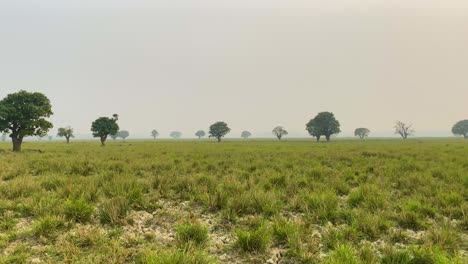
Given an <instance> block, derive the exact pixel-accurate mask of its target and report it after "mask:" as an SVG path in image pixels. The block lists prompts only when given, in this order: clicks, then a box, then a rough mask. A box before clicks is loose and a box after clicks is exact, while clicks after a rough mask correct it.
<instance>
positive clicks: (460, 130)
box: [452, 119, 468, 139]
mask: <svg viewBox="0 0 468 264" xmlns="http://www.w3.org/2000/svg"><path fill="white" fill-rule="evenodd" d="M452 133H453V134H454V135H460V136H463V137H464V138H465V139H468V119H466V120H461V121H458V122H457V123H456V124H455V125H453V127H452Z"/></svg>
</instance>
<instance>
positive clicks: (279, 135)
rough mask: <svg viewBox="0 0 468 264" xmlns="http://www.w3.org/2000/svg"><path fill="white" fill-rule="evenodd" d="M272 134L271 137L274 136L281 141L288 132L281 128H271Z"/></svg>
mask: <svg viewBox="0 0 468 264" xmlns="http://www.w3.org/2000/svg"><path fill="white" fill-rule="evenodd" d="M272 132H273V135H275V136H276V137H277V138H278V140H281V139H282V138H283V137H284V136H286V135H287V134H288V131H286V129H284V128H283V127H282V126H277V127H275V128H273V130H272Z"/></svg>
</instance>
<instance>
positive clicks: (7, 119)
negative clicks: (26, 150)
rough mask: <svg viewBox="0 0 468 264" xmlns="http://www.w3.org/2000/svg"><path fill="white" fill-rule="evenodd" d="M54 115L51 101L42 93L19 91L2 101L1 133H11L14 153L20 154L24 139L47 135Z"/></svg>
mask: <svg viewBox="0 0 468 264" xmlns="http://www.w3.org/2000/svg"><path fill="white" fill-rule="evenodd" d="M52 114H53V112H52V106H51V104H50V101H49V99H48V98H47V97H46V96H45V95H44V94H42V93H30V92H26V91H23V90H22V91H19V92H17V93H12V94H9V95H7V96H6V97H5V98H4V99H3V100H1V101H0V132H5V133H9V135H10V138H11V140H12V142H13V151H14V152H20V151H21V144H22V143H23V139H24V137H27V136H39V137H43V136H45V135H47V132H48V131H49V129H51V128H52V127H53V125H52V123H51V122H49V121H47V120H46V118H48V117H50V116H51V115H52Z"/></svg>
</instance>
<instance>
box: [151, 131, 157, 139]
mask: <svg viewBox="0 0 468 264" xmlns="http://www.w3.org/2000/svg"><path fill="white" fill-rule="evenodd" d="M151 136H152V137H153V139H156V138H157V137H158V136H159V132H158V131H157V130H156V129H153V130H152V131H151Z"/></svg>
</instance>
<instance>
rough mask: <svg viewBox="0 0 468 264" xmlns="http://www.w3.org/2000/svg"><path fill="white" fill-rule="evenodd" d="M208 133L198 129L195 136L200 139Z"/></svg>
mask: <svg viewBox="0 0 468 264" xmlns="http://www.w3.org/2000/svg"><path fill="white" fill-rule="evenodd" d="M205 135H206V133H205V131H203V130H198V131H197V132H196V133H195V136H197V137H198V139H201V138H202V137H204V136H205Z"/></svg>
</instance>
